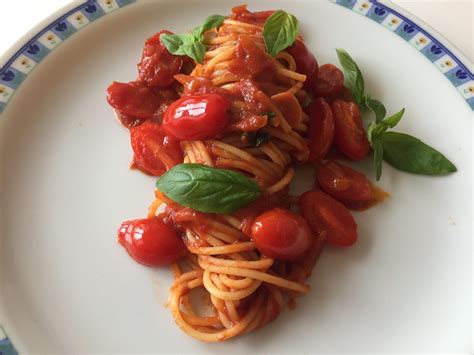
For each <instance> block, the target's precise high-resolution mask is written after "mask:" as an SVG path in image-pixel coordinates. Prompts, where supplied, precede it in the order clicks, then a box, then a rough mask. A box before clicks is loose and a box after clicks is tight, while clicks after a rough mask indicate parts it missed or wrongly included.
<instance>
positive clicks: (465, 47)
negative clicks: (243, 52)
mask: <svg viewBox="0 0 474 355" xmlns="http://www.w3.org/2000/svg"><path fill="white" fill-rule="evenodd" d="M318 1H327V0H318ZM70 2H71V1H70V0H0V13H1V14H2V20H1V21H0V33H1V41H0V55H1V54H3V53H4V52H5V51H6V50H7V49H8V48H9V47H10V46H11V45H12V44H14V43H15V41H16V40H17V39H18V38H20V37H21V36H22V35H23V34H25V33H26V32H27V31H29V30H30V29H31V28H32V27H33V26H35V25H36V24H37V23H38V22H40V21H41V20H43V19H44V18H45V17H47V16H49V15H50V14H52V13H53V12H54V11H56V10H58V9H60V8H61V7H62V6H64V5H66V4H68V3H70ZM242 2H243V3H244V2H245V1H242ZM393 2H394V3H396V4H397V5H399V6H401V7H403V8H405V9H406V10H408V11H409V12H411V13H412V14H414V15H416V16H418V17H419V18H420V19H422V20H424V21H425V22H426V23H428V24H429V25H430V26H431V27H433V28H434V29H436V30H437V31H438V32H440V33H441V34H442V35H443V36H444V37H446V38H447V39H448V40H449V41H451V43H453V44H454V45H455V46H456V47H457V48H458V49H460V50H461V51H462V52H463V53H464V54H465V55H466V57H467V58H468V59H470V60H471V62H473V61H474V38H473V33H474V29H473V21H474V0H393Z"/></svg>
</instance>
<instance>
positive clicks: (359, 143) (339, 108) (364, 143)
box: [331, 100, 370, 160]
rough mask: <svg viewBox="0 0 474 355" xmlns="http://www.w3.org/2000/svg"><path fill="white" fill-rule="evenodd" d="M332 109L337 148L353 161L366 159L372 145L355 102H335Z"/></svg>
mask: <svg viewBox="0 0 474 355" xmlns="http://www.w3.org/2000/svg"><path fill="white" fill-rule="evenodd" d="M331 108H332V113H333V115H334V123H335V134H334V142H335V144H336V146H337V147H338V148H339V150H340V151H341V152H342V153H344V155H346V156H347V157H349V158H351V159H353V160H360V159H363V158H365V157H366V156H367V154H369V152H370V143H369V141H368V139H367V134H366V133H365V130H364V126H363V124H362V119H361V117H360V112H359V108H358V107H357V105H356V104H355V103H353V102H348V101H342V100H335V101H334V102H333V103H332V105H331Z"/></svg>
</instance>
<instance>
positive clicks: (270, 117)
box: [260, 111, 276, 120]
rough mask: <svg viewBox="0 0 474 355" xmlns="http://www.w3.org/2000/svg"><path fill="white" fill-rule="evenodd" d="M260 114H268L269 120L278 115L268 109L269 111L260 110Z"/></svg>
mask: <svg viewBox="0 0 474 355" xmlns="http://www.w3.org/2000/svg"><path fill="white" fill-rule="evenodd" d="M260 116H267V117H268V119H269V120H271V119H272V118H274V117H275V116H276V113H275V112H272V111H268V112H260Z"/></svg>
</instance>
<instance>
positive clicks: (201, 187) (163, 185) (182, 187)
mask: <svg viewBox="0 0 474 355" xmlns="http://www.w3.org/2000/svg"><path fill="white" fill-rule="evenodd" d="M156 187H157V189H158V190H160V191H161V192H162V193H163V194H164V195H165V196H166V197H168V198H169V199H171V200H173V201H175V202H177V203H179V204H180V205H183V206H187V207H190V208H192V209H194V210H197V211H201V212H207V213H232V212H234V211H236V210H238V209H239V208H242V207H244V206H246V205H247V204H249V203H250V202H252V201H253V200H255V199H256V198H258V197H259V196H260V193H261V192H260V187H259V186H258V184H257V183H256V182H255V181H254V180H252V179H250V178H248V177H246V176H244V175H242V174H239V173H236V172H234V171H231V170H226V169H217V168H211V167H208V166H205V165H200V164H179V165H176V166H174V167H173V168H171V169H170V170H168V171H167V172H166V173H165V174H163V175H162V176H161V177H160V179H159V180H158V181H157V182H156Z"/></svg>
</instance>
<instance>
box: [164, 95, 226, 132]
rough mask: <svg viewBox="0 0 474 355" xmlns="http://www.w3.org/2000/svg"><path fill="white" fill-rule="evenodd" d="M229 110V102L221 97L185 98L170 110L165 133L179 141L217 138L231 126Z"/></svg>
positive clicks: (167, 111)
mask: <svg viewBox="0 0 474 355" xmlns="http://www.w3.org/2000/svg"><path fill="white" fill-rule="evenodd" d="M229 107H230V104H229V101H227V99H226V98H225V97H224V96H222V95H219V94H205V95H193V96H187V97H183V98H181V99H179V100H177V101H175V102H174V103H173V104H171V105H170V107H169V108H168V110H166V112H165V115H164V117H163V129H164V130H165V132H166V133H167V134H168V135H169V136H171V137H174V138H176V139H178V140H200V139H210V138H214V137H216V136H217V135H219V134H220V133H222V132H223V130H224V128H225V127H226V125H227V122H228V120H229V117H228V115H227V111H228V109H229Z"/></svg>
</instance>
